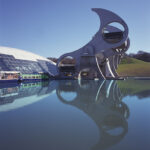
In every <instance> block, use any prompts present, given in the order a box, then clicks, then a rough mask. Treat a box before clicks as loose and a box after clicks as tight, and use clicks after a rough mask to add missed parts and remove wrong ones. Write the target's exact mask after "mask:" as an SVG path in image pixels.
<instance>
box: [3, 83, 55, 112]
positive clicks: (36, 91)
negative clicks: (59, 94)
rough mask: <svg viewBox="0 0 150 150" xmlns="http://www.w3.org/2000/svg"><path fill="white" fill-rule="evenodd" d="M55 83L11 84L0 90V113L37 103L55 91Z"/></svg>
mask: <svg viewBox="0 0 150 150" xmlns="http://www.w3.org/2000/svg"><path fill="white" fill-rule="evenodd" d="M56 85H57V84H56V82H34V83H24V84H22V85H19V86H18V85H17V84H12V85H11V86H8V87H5V88H2V87H1V88H0V105H1V106H0V112H1V111H8V110H12V109H16V108H20V107H23V106H25V105H29V104H32V103H34V102H37V101H39V100H41V99H43V98H45V97H47V96H49V94H50V93H52V92H53V91H54V90H55V89H56Z"/></svg>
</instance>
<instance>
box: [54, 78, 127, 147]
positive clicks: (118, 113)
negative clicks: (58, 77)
mask: <svg viewBox="0 0 150 150" xmlns="http://www.w3.org/2000/svg"><path fill="white" fill-rule="evenodd" d="M64 92H65V93H66V94H67V93H68V92H71V93H72V95H75V98H74V99H72V100H70V99H69V100H68V99H65V98H64V97H63V93H64ZM56 93H57V96H58V97H59V99H60V100H61V101H62V102H63V103H65V104H69V105H72V106H75V107H77V108H79V109H80V110H82V111H83V112H85V113H86V114H87V115H88V116H89V117H90V118H91V119H92V120H93V121H94V122H95V123H96V124H97V126H98V128H99V131H100V140H99V142H98V143H97V144H96V145H95V146H94V147H93V148H92V149H105V148H107V147H110V146H112V145H114V144H116V143H118V142H119V141H120V140H121V139H122V138H123V137H124V136H125V134H126V133H127V131H128V123H127V118H128V117H129V109H128V107H127V105H126V104H125V103H123V102H122V96H121V93H120V90H119V88H118V86H117V83H116V81H95V82H93V81H86V80H85V81H84V80H82V82H80V83H78V82H77V81H68V82H66V81H60V82H59V86H58V89H57V90H56ZM73 93H74V94H73Z"/></svg>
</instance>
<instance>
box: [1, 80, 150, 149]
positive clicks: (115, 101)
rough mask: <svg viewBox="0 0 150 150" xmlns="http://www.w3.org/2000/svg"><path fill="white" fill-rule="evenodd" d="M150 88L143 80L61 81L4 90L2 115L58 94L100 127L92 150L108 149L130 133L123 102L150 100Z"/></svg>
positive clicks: (61, 99)
mask: <svg viewBox="0 0 150 150" xmlns="http://www.w3.org/2000/svg"><path fill="white" fill-rule="evenodd" d="M149 85H150V81H142V80H126V81H113V80H109V81H107V80H105V81H88V80H79V81H76V80H73V81H71V80H67V81H63V80H61V81H50V82H38V83H27V84H22V85H20V86H17V85H11V86H9V87H5V88H2V87H1V88H0V112H6V111H10V110H13V109H17V108H20V107H23V106H27V105H30V104H32V103H34V102H37V101H39V100H42V99H43V98H45V97H48V96H49V95H50V94H51V93H55V94H56V96H57V97H58V99H59V100H60V102H61V103H63V104H66V105H68V106H69V105H70V106H73V107H75V108H78V109H79V110H81V111H82V112H84V113H85V114H86V115H87V116H88V117H89V118H91V119H92V120H93V122H94V123H95V124H96V125H97V127H98V129H99V135H100V136H99V137H100V139H99V140H98V142H97V144H96V145H94V146H93V147H92V148H91V149H92V150H98V149H107V148H108V147H111V146H112V145H115V144H117V143H119V142H120V141H121V140H122V139H123V138H124V136H125V135H126V134H127V132H128V118H129V116H130V111H129V108H128V106H127V105H126V104H125V103H124V102H123V100H122V99H123V98H124V97H125V96H131V95H134V96H137V97H139V98H143V97H144V98H145V97H149V96H150V94H149V92H148V91H149V90H150V87H149ZM70 93H71V96H69V94H70ZM67 95H68V97H69V99H68V97H67ZM29 97H30V100H29ZM66 97H67V98H66Z"/></svg>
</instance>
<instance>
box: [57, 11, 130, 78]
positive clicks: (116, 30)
mask: <svg viewBox="0 0 150 150" xmlns="http://www.w3.org/2000/svg"><path fill="white" fill-rule="evenodd" d="M92 10H93V11H94V12H96V13H97V14H98V16H99V18H100V28H99V30H98V32H97V33H96V34H95V35H94V36H93V38H92V40H91V41H89V42H88V43H87V44H86V45H85V46H83V47H82V48H80V49H78V50H75V51H73V52H70V53H66V54H63V55H62V56H60V57H59V59H58V61H57V69H58V76H59V78H64V79H65V78H71V79H95V78H99V79H118V78H119V75H118V74H117V72H116V69H117V67H118V64H119V63H120V61H121V58H122V56H123V55H124V53H125V52H126V51H127V50H128V48H129V45H130V41H129V38H128V32H129V30H128V26H127V24H126V23H125V21H124V20H123V19H122V18H120V17H119V16H118V15H116V14H115V13H113V12H111V11H108V10H105V9H100V8H93V9H92ZM66 58H72V59H73V61H74V63H73V65H71V64H68V65H67V64H65V65H64V64H63V60H64V59H66Z"/></svg>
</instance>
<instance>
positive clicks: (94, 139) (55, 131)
mask: <svg viewBox="0 0 150 150" xmlns="http://www.w3.org/2000/svg"><path fill="white" fill-rule="evenodd" d="M105 149H107V150H134V149H135V150H150V81H149V80H125V81H111V80H109V81H107V80H106V81H50V82H39V83H26V84H21V85H19V86H18V85H15V84H10V85H8V84H7V86H6V85H5V84H3V85H2V84H1V85H0V150H105Z"/></svg>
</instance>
